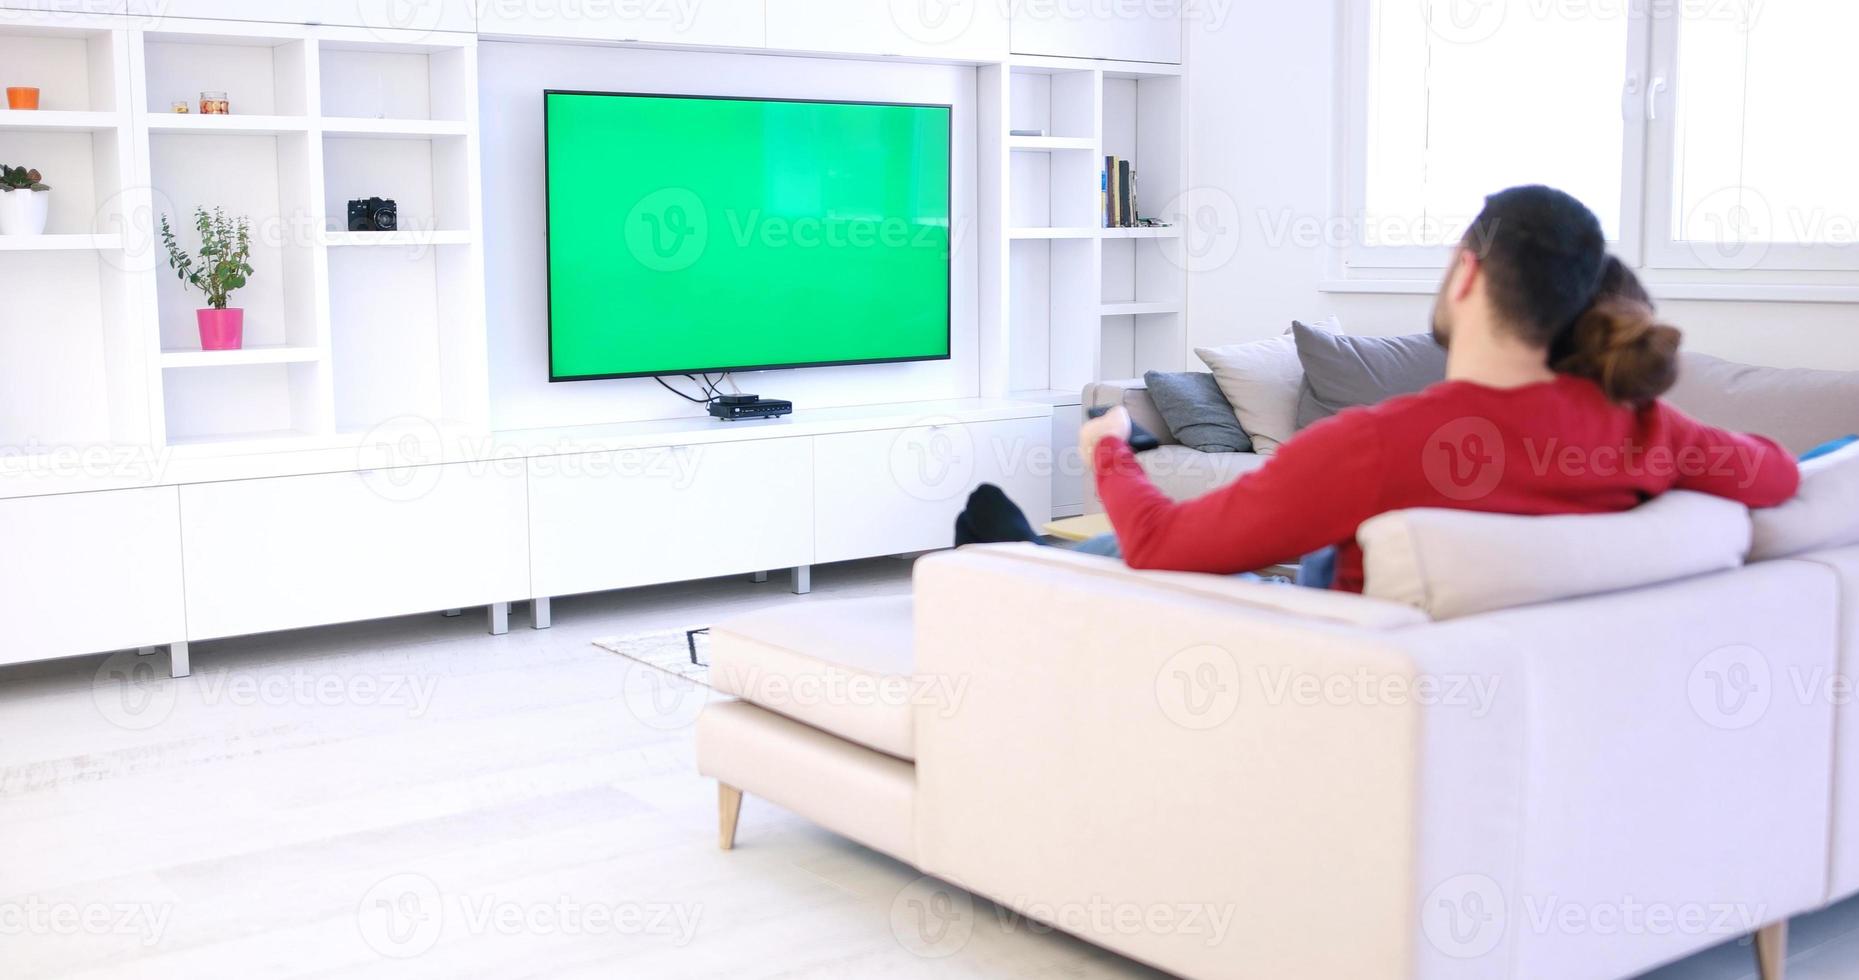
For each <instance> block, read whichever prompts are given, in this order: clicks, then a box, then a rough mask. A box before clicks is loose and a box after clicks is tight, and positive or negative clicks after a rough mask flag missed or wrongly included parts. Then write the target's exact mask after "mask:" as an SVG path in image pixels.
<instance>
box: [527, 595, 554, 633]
mask: <svg viewBox="0 0 1859 980" xmlns="http://www.w3.org/2000/svg"><path fill="white" fill-rule="evenodd" d="M529 625H530V628H531V629H539V630H545V629H548V628H549V627H550V626H551V625H553V623H552V619H551V616H550V613H549V597H548V596H537V597H536V598H534V599H531V600H529Z"/></svg>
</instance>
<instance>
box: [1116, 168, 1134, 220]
mask: <svg viewBox="0 0 1859 980" xmlns="http://www.w3.org/2000/svg"><path fill="white" fill-rule="evenodd" d="M1135 225H1136V207H1135V205H1134V203H1132V202H1131V200H1130V162H1129V161H1128V160H1122V159H1119V160H1118V161H1117V227H1118V228H1133V227H1135Z"/></svg>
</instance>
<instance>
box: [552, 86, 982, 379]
mask: <svg viewBox="0 0 1859 980" xmlns="http://www.w3.org/2000/svg"><path fill="white" fill-rule="evenodd" d="M553 95H596V96H612V97H616V98H647V99H694V100H699V101H707V102H799V103H807V104H811V105H866V106H894V107H898V108H904V109H942V110H944V111H945V112H946V113H947V116H946V118H945V120H944V122H945V125H946V126H947V127H948V146H949V153H950V159H949V165H948V167H947V168H946V169H947V171H948V175H949V177H948V190H947V196H948V200H949V254H948V256H947V257H946V260H945V268H946V269H947V272H946V274H945V275H944V276H943V281H944V286H945V289H944V291H943V304H942V309H943V314H942V329H943V344H942V346H943V353H941V354H925V355H922V356H918V357H873V358H865V359H862V360H848V361H795V362H792V363H788V364H736V365H730V366H727V367H714V366H713V367H696V368H688V369H679V370H675V371H629V372H621V373H617V374H572V375H558V374H556V373H555V257H554V254H553V252H554V247H555V239H554V235H553V233H552V232H553V229H551V228H550V227H549V222H550V220H551V216H552V215H553V213H554V212H553V208H552V207H551V202H550V196H551V190H550V187H549V179H548V157H547V154H548V147H549V97H550V96H553ZM542 147H543V180H542V220H543V241H542V246H543V262H544V273H545V279H544V282H545V284H546V289H547V294H548V295H547V300H548V317H549V323H548V341H549V350H548V358H549V382H550V383H551V384H554V383H556V382H571V381H611V380H615V379H623V378H667V377H683V376H687V375H694V374H695V375H708V374H731V373H734V372H737V371H786V370H796V369H800V368H823V367H848V366H852V365H859V364H910V363H918V362H923V361H947V360H950V359H951V358H953V357H954V356H955V323H954V319H955V295H954V294H955V160H954V154H955V106H954V105H952V104H949V103H940V102H875V101H869V100H859V99H786V98H767V97H762V96H755V95H696V94H690V93H673V92H603V91H597V90H590V89H557V88H549V89H543V90H542Z"/></svg>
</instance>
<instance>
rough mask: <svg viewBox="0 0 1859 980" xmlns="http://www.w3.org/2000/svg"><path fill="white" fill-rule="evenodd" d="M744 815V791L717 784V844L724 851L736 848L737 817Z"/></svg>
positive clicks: (725, 784)
mask: <svg viewBox="0 0 1859 980" xmlns="http://www.w3.org/2000/svg"><path fill="white" fill-rule="evenodd" d="M741 813H742V790H739V789H737V788H736V787H734V786H731V785H729V784H727V783H718V784H716V816H717V844H718V845H719V846H721V847H722V848H723V850H726V851H727V850H730V849H731V848H733V847H735V846H736V817H737V816H739V815H740V814H741Z"/></svg>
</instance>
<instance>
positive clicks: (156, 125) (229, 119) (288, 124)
mask: <svg viewBox="0 0 1859 980" xmlns="http://www.w3.org/2000/svg"><path fill="white" fill-rule="evenodd" d="M148 131H149V132H151V133H221V134H235V135H247V136H277V135H280V134H283V133H307V132H309V131H310V120H308V119H306V118H304V117H302V116H240V115H200V114H198V113H191V112H169V113H160V112H156V113H150V114H149V117H148Z"/></svg>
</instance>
